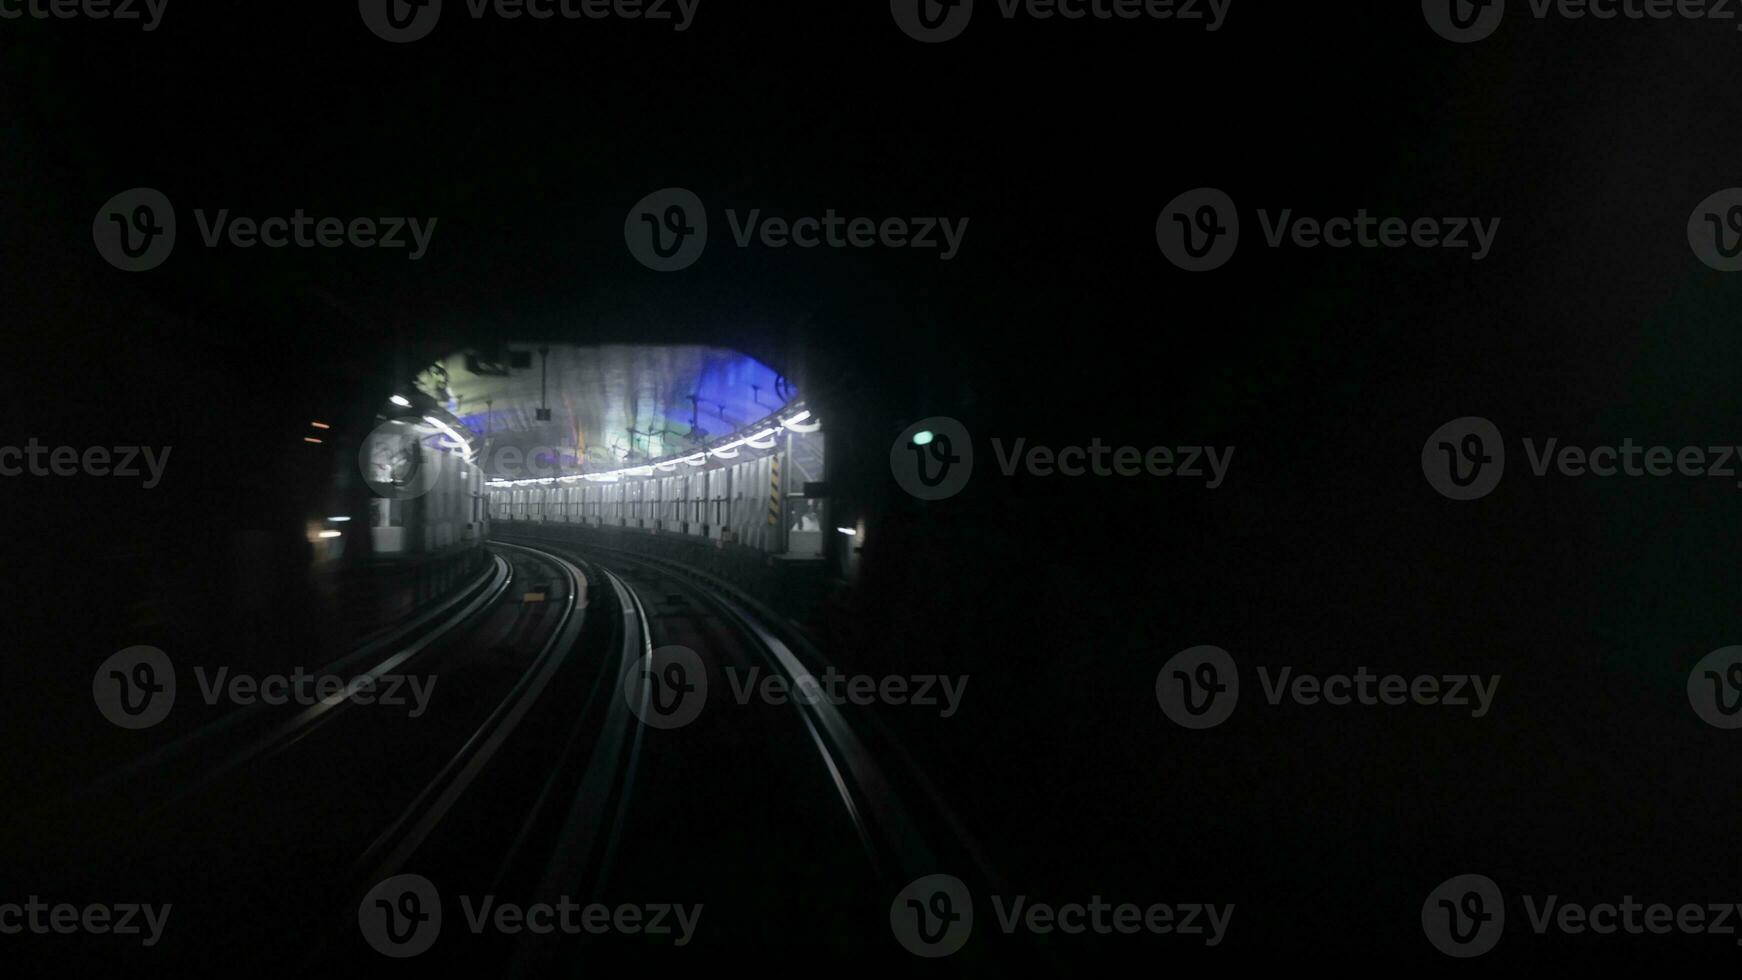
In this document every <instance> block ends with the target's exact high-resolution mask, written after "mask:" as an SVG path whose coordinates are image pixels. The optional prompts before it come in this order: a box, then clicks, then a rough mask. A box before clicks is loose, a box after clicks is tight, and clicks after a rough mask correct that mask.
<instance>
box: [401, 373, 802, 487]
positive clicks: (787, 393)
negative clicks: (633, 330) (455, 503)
mask: <svg viewBox="0 0 1742 980" xmlns="http://www.w3.org/2000/svg"><path fill="white" fill-rule="evenodd" d="M546 351H547V352H548V355H546V354H544V353H541V352H546ZM490 358H491V359H486V358H485V357H483V356H482V355H479V354H477V353H472V352H457V353H454V354H451V355H449V356H448V357H446V358H444V359H443V360H441V361H439V362H437V363H436V364H433V365H431V366H430V367H429V368H427V369H425V370H424V371H423V372H422V373H421V374H420V375H419V376H418V379H417V380H418V387H419V388H421V389H422V390H423V392H424V393H425V394H428V395H429V396H430V397H432V398H434V399H436V400H437V401H439V402H440V403H441V404H442V405H443V406H444V407H445V408H447V410H448V411H449V412H451V413H452V414H453V415H455V416H457V417H458V418H459V419H460V420H461V421H462V422H463V423H464V424H465V425H466V427H467V428H469V429H471V430H472V431H473V432H474V433H476V434H477V435H479V436H481V437H484V438H485V440H486V441H485V443H484V445H485V449H486V454H485V456H484V458H483V459H482V460H481V461H480V462H481V463H482V464H483V466H484V470H485V473H486V474H487V475H491V476H514V475H518V474H514V473H508V472H504V465H503V463H502V461H503V460H505V459H507V460H512V458H513V456H512V455H507V456H505V455H504V454H503V453H502V450H503V449H504V448H505V447H514V448H517V449H519V450H520V452H521V454H522V455H523V456H525V457H526V458H527V459H528V460H531V459H533V458H543V459H544V460H546V462H547V463H548V462H550V461H551V460H552V457H554V461H555V462H556V463H558V464H559V465H560V466H561V467H562V471H563V472H565V473H568V472H597V471H602V470H609V469H613V468H617V467H621V466H624V465H626V464H635V463H641V462H646V461H648V460H652V459H659V458H662V457H665V456H669V455H671V454H673V453H678V452H685V451H689V450H692V449H694V448H697V447H699V446H701V445H703V444H705V443H706V442H708V441H709V440H712V439H718V438H720V437H721V436H725V435H728V434H730V433H732V432H734V431H736V430H737V429H739V428H742V427H744V426H747V425H749V424H750V423H752V422H756V421H758V420H760V419H762V418H764V417H766V416H767V415H769V414H770V413H773V412H775V411H777V410H778V409H780V408H781V407H783V406H784V405H786V404H789V403H791V402H792V401H793V400H794V398H795V397H796V395H797V392H795V391H794V390H793V389H792V388H791V386H790V385H789V384H788V383H787V382H786V381H785V379H784V378H782V377H780V375H779V374H778V372H776V371H775V370H774V369H772V368H770V367H768V366H767V365H765V364H763V363H761V362H760V361H758V360H756V359H755V358H752V357H748V356H746V355H744V354H740V353H738V352H736V351H732V350H728V349H726V348H721V347H707V346H700V345H658V346H655V345H622V344H618V345H606V346H594V347H582V346H574V345H567V346H558V345H543V344H509V345H507V346H506V347H505V348H504V349H503V350H502V351H497V352H492V353H491V355H490ZM692 396H694V399H695V400H694V401H693V402H692V400H691V398H692ZM541 407H548V408H549V410H550V414H549V420H548V421H545V420H541V419H540V418H539V411H538V410H539V409H540V408H541ZM510 465H511V464H510Z"/></svg>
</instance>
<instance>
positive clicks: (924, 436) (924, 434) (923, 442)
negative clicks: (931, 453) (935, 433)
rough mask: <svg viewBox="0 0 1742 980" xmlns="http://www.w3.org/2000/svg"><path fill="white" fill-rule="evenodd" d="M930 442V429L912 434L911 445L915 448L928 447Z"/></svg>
mask: <svg viewBox="0 0 1742 980" xmlns="http://www.w3.org/2000/svg"><path fill="white" fill-rule="evenodd" d="M931 440H932V434H931V430H930V429H925V430H923V431H920V432H915V433H914V434H913V444H914V445H916V446H929V445H931Z"/></svg>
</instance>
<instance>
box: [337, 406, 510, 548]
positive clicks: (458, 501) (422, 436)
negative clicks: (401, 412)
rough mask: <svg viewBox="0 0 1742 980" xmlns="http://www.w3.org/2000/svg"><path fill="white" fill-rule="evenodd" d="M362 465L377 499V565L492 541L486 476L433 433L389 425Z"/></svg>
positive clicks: (372, 522)
mask: <svg viewBox="0 0 1742 980" xmlns="http://www.w3.org/2000/svg"><path fill="white" fill-rule="evenodd" d="M361 462H362V465H363V469H364V478H365V480H366V481H367V482H368V484H369V486H370V488H371V489H372V490H373V491H374V493H373V496H372V499H371V500H370V503H369V535H370V544H371V546H372V550H373V552H374V554H375V555H376V556H377V557H379V558H394V557H400V556H417V555H440V554H445V553H449V552H453V551H457V550H463V549H469V548H476V547H478V546H479V545H480V544H482V543H483V542H484V541H485V540H486V539H487V538H488V537H489V520H490V517H489V509H488V507H486V501H485V489H484V474H483V472H482V471H481V470H480V469H479V468H478V466H477V464H476V463H474V462H473V461H472V460H471V458H470V457H469V455H468V453H467V452H466V451H465V449H464V447H459V446H456V445H455V444H454V443H453V442H452V441H451V440H450V439H448V438H447V437H445V436H444V435H443V434H442V433H441V432H440V431H439V430H437V429H435V428H434V427H432V426H428V425H424V424H422V423H417V422H395V423H389V424H384V425H382V426H380V427H379V428H377V429H375V430H374V431H373V432H371V433H370V434H369V436H368V438H367V440H366V442H365V445H364V447H363V450H362V455H361Z"/></svg>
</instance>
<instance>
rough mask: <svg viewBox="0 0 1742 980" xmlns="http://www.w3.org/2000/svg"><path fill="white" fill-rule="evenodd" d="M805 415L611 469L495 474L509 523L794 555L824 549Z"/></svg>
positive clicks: (817, 438) (814, 450)
mask: <svg viewBox="0 0 1742 980" xmlns="http://www.w3.org/2000/svg"><path fill="white" fill-rule="evenodd" d="M808 418H809V413H808V412H801V413H799V414H798V415H796V416H793V417H791V418H788V419H786V420H785V421H782V422H771V423H770V424H769V425H768V427H767V428H765V429H763V430H762V431H759V432H756V433H753V434H751V435H748V436H744V437H741V438H739V439H736V440H733V441H730V442H726V443H724V444H722V445H719V446H715V447H711V448H708V449H704V450H699V451H697V452H694V453H691V454H689V455H687V456H680V457H677V458H674V459H667V460H664V461H657V462H653V463H649V464H647V465H644V466H638V467H630V468H626V469H621V470H617V471H613V472H608V473H592V474H583V475H569V476H560V477H557V476H546V477H539V478H534V479H522V480H494V481H491V482H490V484H489V485H488V488H487V489H486V491H485V493H486V497H487V500H488V505H489V506H488V508H487V510H488V513H489V515H490V517H491V518H492V519H494V520H497V521H501V522H504V526H509V525H516V524H518V525H527V524H566V525H577V526H583V527H594V528H615V529H622V530H626V531H641V532H645V533H648V534H672V535H683V536H686V537H689V538H694V539H697V540H700V541H712V542H715V543H717V544H719V545H722V546H723V545H728V544H731V545H738V546H742V547H746V548H751V549H754V550H756V551H760V552H764V553H767V554H779V555H788V556H793V557H811V556H819V555H821V554H822V553H823V548H824V540H825V539H824V532H825V529H827V530H832V528H829V526H828V520H827V518H828V515H827V512H826V504H827V501H826V500H824V499H820V498H821V494H820V493H818V492H817V488H818V487H820V486H821V484H822V481H823V479H824V471H823V445H824V443H823V435H822V433H821V431H820V425H818V424H816V423H811V422H808Z"/></svg>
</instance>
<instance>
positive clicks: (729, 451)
mask: <svg viewBox="0 0 1742 980" xmlns="http://www.w3.org/2000/svg"><path fill="white" fill-rule="evenodd" d="M810 418H811V412H810V410H809V409H805V410H803V411H800V412H797V413H795V414H793V415H791V416H788V417H787V418H784V419H781V420H779V421H778V422H776V423H775V424H774V425H773V426H771V427H769V428H766V429H763V430H762V431H760V432H757V433H755V434H753V435H747V436H741V437H739V438H737V439H733V440H732V441H731V442H727V443H722V444H721V445H718V446H714V447H712V448H709V449H704V450H702V451H700V452H697V453H691V454H689V455H687V456H679V457H677V458H675V459H667V460H662V461H659V462H655V463H648V464H645V465H642V466H630V467H626V468H624V469H620V470H611V471H609V472H605V473H583V474H580V475H578V476H565V477H560V478H557V479H542V480H491V481H489V482H488V483H486V484H485V486H488V487H495V488H497V489H502V488H505V487H524V486H533V485H544V484H550V483H558V482H561V483H572V482H574V481H576V480H587V481H590V482H593V483H616V482H617V481H618V480H620V479H622V478H623V477H625V476H644V477H645V476H653V475H654V472H655V471H658V472H661V473H670V472H672V471H673V470H675V469H677V467H678V464H679V463H686V464H688V465H690V466H704V465H706V464H707V461H708V458H709V457H710V456H711V457H713V458H715V459H737V458H738V450H739V449H740V448H742V447H745V446H748V447H750V448H751V449H759V450H763V451H766V450H769V449H773V448H774V446H775V439H774V437H775V436H776V435H779V434H780V431H781V430H782V429H783V428H784V429H787V430H789V431H792V432H797V433H800V434H801V435H802V434H808V433H811V432H817V431H819V430H821V429H822V427H823V423H822V420H821V419H818V420H817V421H815V422H807V420H808V419H810ZM424 421H426V422H428V423H430V424H431V425H436V426H440V427H441V428H442V429H444V430H445V431H447V432H449V433H450V434H453V430H452V429H448V428H447V427H446V426H442V425H441V423H440V422H437V421H436V420H435V419H432V418H429V417H427V416H426V417H425V418H424ZM455 438H459V437H458V435H457V434H455ZM466 458H467V459H470V458H471V457H470V456H469V455H468V456H467V457H466Z"/></svg>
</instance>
